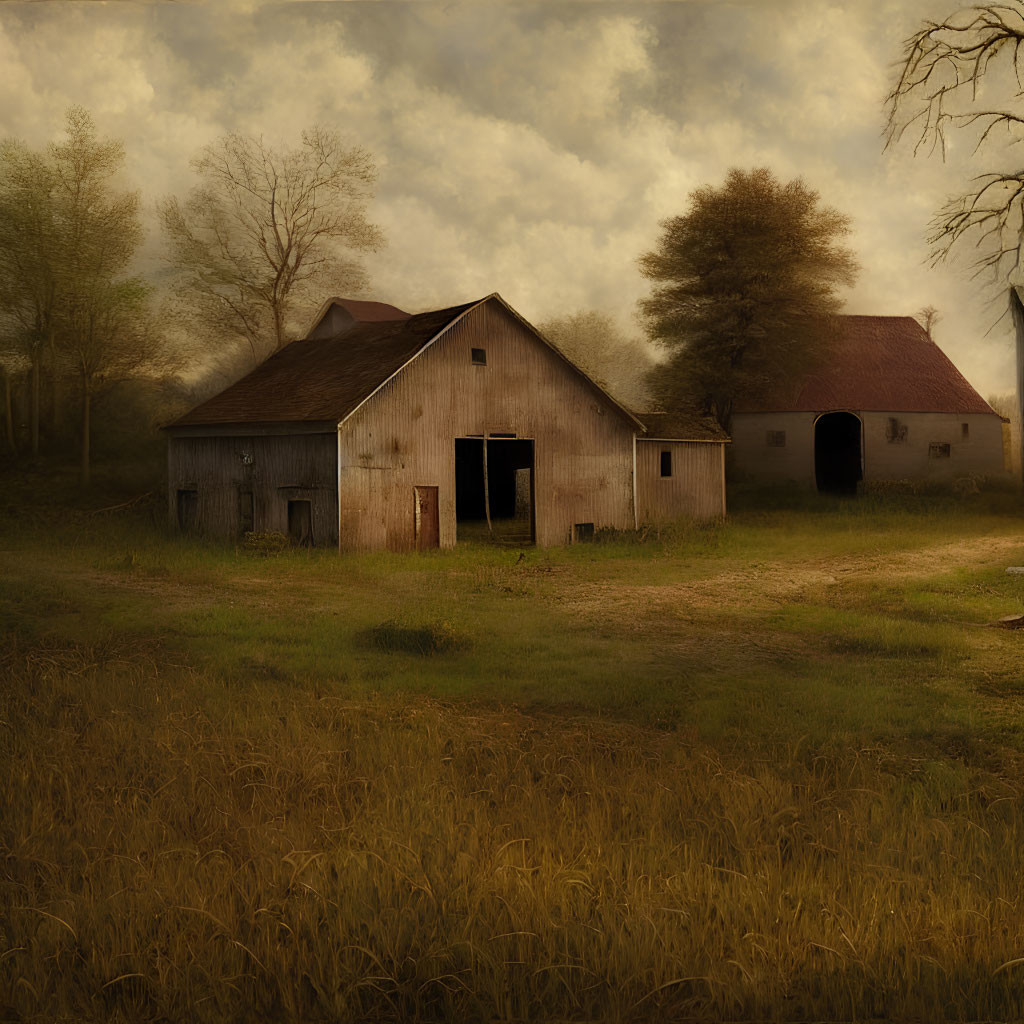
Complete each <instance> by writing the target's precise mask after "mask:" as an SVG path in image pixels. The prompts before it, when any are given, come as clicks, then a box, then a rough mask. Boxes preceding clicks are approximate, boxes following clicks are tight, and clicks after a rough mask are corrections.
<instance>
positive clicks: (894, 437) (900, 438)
mask: <svg viewBox="0 0 1024 1024" xmlns="http://www.w3.org/2000/svg"><path fill="white" fill-rule="evenodd" d="M885 439H886V441H888V442H889V444H903V443H904V442H905V441H906V439H907V425H906V424H905V423H900V421H899V420H898V419H896V417H895V416H890V417H889V419H888V422H887V424H886V427H885Z"/></svg>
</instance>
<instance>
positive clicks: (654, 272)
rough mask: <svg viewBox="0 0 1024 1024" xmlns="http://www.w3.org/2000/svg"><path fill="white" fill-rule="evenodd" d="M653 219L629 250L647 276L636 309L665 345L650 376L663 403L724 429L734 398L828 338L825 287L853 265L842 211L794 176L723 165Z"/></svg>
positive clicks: (830, 296)
mask: <svg viewBox="0 0 1024 1024" xmlns="http://www.w3.org/2000/svg"><path fill="white" fill-rule="evenodd" d="M662 228H663V231H662V235H661V238H660V239H659V241H658V244H657V247H656V248H655V249H653V250H652V251H650V252H647V253H645V254H644V255H642V256H641V257H640V259H639V264H640V270H641V273H642V274H643V275H644V276H645V277H647V278H649V279H650V280H652V281H653V282H655V286H654V288H653V290H652V292H651V294H650V296H649V297H647V298H645V299H642V300H641V301H640V304H639V308H640V316H641V320H642V322H643V324H644V326H645V328H646V331H647V334H648V337H650V338H651V340H652V341H654V342H656V343H657V344H659V345H660V346H662V347H663V348H664V349H666V350H667V353H668V356H669V358H668V360H667V362H666V363H664V364H662V365H660V366H659V367H657V368H656V370H655V371H654V375H653V377H652V384H653V388H654V391H655V394H656V397H657V398H658V399H659V400H660V401H661V402H662V404H664V405H665V407H666V408H672V407H677V406H679V405H687V406H696V407H697V409H698V410H699V411H701V412H704V413H706V414H710V415H713V416H714V417H715V418H716V419H717V420H718V422H719V423H720V424H721V425H722V427H723V428H725V429H726V430H728V429H729V427H730V423H731V418H732V410H733V405H734V403H735V401H736V399H737V398H739V397H741V396H742V395H744V394H748V393H753V392H756V391H757V390H758V389H759V388H761V387H763V386H765V385H766V384H769V383H771V382H772V381H775V380H778V379H780V378H784V377H786V376H788V375H790V374H792V373H793V372H795V371H796V370H798V369H799V368H800V367H802V366H804V365H806V364H807V363H808V362H809V361H810V360H812V359H813V358H814V355H815V352H816V350H817V349H818V348H819V347H820V346H821V345H822V344H823V342H824V341H825V339H826V338H827V335H828V329H827V324H828V319H829V318H830V317H831V316H832V315H834V314H835V313H837V312H838V311H839V308H840V300H839V298H838V296H837V293H836V289H837V287H838V286H839V285H842V284H852V283H853V280H854V278H855V276H856V271H857V263H856V260H855V259H854V256H853V254H852V252H851V251H850V250H849V249H847V248H845V247H843V246H842V245H841V244H840V239H841V237H842V236H844V235H846V234H848V233H849V230H850V222H849V218H847V217H846V216H844V215H843V214H841V213H839V212H838V211H836V210H834V209H832V208H831V207H827V206H822V205H821V203H820V201H819V196H818V193H817V192H815V191H813V190H812V189H810V188H808V187H807V186H806V185H805V184H804V183H803V181H801V180H800V179H796V180H794V181H790V182H787V183H782V182H779V181H778V180H777V179H776V178H775V177H774V175H773V174H772V173H771V171H769V170H768V169H767V168H756V169H754V170H751V171H743V170H739V169H735V168H734V169H733V170H731V171H729V173H728V176H727V178H726V181H725V183H724V184H723V185H721V186H720V187H718V188H715V187H712V186H710V185H705V186H703V187H701V188H699V189H697V190H696V191H695V192H693V193H692V194H691V195H690V207H689V210H688V212H686V213H684V214H681V215H679V216H676V217H671V218H669V219H668V220H665V221H663V222H662Z"/></svg>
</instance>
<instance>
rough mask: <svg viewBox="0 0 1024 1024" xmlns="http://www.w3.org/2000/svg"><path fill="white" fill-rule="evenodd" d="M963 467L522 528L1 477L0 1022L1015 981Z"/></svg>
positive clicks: (755, 996) (635, 1006)
mask: <svg viewBox="0 0 1024 1024" xmlns="http://www.w3.org/2000/svg"><path fill="white" fill-rule="evenodd" d="M988 497H989V496H986V495H978V496H973V497H971V498H969V499H965V500H963V501H959V502H942V501H939V502H936V503H933V504H929V503H927V502H917V503H910V502H906V501H903V500H902V499H901V500H899V501H897V500H894V499H893V500H890V499H886V498H884V497H877V496H876V497H873V498H872V499H871V500H869V501H864V502H849V501H846V502H838V501H837V502H827V501H823V502H804V503H802V504H801V505H799V506H797V507H777V508H767V509H766V508H765V507H763V506H762V505H761V504H758V503H754V502H753V501H751V502H750V503H749V504H748V505H746V506H743V505H740V506H739V507H738V508H737V510H736V511H735V513H734V514H733V515H732V516H731V517H730V520H729V521H728V522H727V523H725V524H720V525H717V526H712V527H707V528H699V529H698V528H689V529H684V528H677V529H672V530H666V531H664V532H663V533H662V535H661V536H660V537H654V538H652V537H650V536H649V537H648V538H647V540H646V541H645V542H644V543H642V544H639V543H636V542H631V541H629V540H627V539H621V538H620V539H618V540H607V541H604V542H601V543H595V544H590V545H579V546H576V547H573V548H564V549H553V550H549V551H540V550H528V551H527V552H526V554H525V557H524V559H523V560H521V561H519V560H518V555H519V553H518V551H515V550H511V551H510V550H503V549H497V548H490V547H483V546H465V547H460V548H459V549H457V550H455V551H452V552H438V553H436V554H431V555H389V554H373V555H362V556H356V557H344V558H339V557H338V556H337V555H336V554H334V553H331V552H317V551H313V552H307V551H288V552H284V553H282V554H280V555H271V556H262V555H257V554H253V553H251V552H247V551H245V550H244V549H237V550H236V549H235V548H233V547H230V546H218V545H213V544H206V543H202V542H197V541H185V540H181V539H178V538H171V537H167V536H165V535H164V534H163V533H162V531H161V529H160V528H159V527H158V526H156V525H155V524H154V523H155V520H154V518H153V516H152V514H151V510H148V509H147V508H145V507H132V508H130V509H128V510H127V511H124V512H122V511H115V512H112V513H102V514H100V515H94V514H92V513H91V511H90V506H89V504H88V503H86V502H84V501H82V502H80V503H79V506H78V508H77V510H75V509H69V508H68V507H67V506H62V507H59V508H58V507H55V506H52V505H51V506H46V505H43V506H40V507H38V508H34V507H30V506H24V507H22V506H19V507H16V508H12V509H9V510H8V512H7V514H6V515H0V633H2V638H0V678H2V679H3V681H4V683H3V686H0V1019H6V1018H8V1017H10V1018H12V1019H40V1020H44V1019H45V1020H54V1019H76V1020H96V1021H99V1020H104V1021H106V1020H123V1021H144V1020H145V1021H155V1020H168V1021H171V1020H173V1021H178V1020H182V1021H184V1020H188V1021H220V1020H224V1019H239V1020H242V1019H246V1020H257V1019H258V1020H287V1021H300V1020H301V1021H311V1020H341V1021H349V1020H351V1021H357V1020H376V1021H385V1020H387V1021H405V1020H423V1021H441V1020H479V1021H490V1020H516V1021H527V1020H530V1021H533V1020H561V1021H568V1020H571V1021H593V1020H617V1021H646V1020H652V1019H653V1020H678V1019H696V1020H726V1019H727V1020H750V1019H765V1018H769V1019H780V1020H785V1019H794V1020H809V1019H851V1018H865V1017H872V1016H874V1017H879V1016H882V1017H887V1018H892V1019H915V1020H942V1019H956V1020H963V1019H1016V1018H1020V1017H1021V1016H1022V1015H1024V1000H1022V996H1021V991H1022V990H1021V986H1020V971H1021V970H1022V968H1021V966H1020V965H1019V964H1018V963H1017V961H1018V960H1019V958H1020V957H1022V956H1024V916H1022V915H1021V914H1020V913H1019V880H1020V877H1021V875H1022V873H1024V814H1022V809H1024V782H1022V781H1021V779H1022V778H1024V775H1022V771H1021V769H1022V768H1024V717H1022V714H1021V711H1022V709H1024V702H1022V701H1024V669H1022V666H1024V631H1009V630H1000V629H995V628H993V627H992V626H990V625H989V623H991V622H992V621H993V620H995V619H997V618H998V617H1000V616H1001V615H1006V614H1009V613H1011V612H1015V611H1020V610H1022V609H1024V579H1022V578H1021V577H1019V576H1017V577H1014V576H1008V575H1006V573H1005V572H1004V569H1005V566H1006V565H1008V564H1024V516H1022V509H1021V507H1020V504H1019V500H1018V501H1017V504H1013V503H1012V501H1011V498H1012V496H1007V495H1000V496H998V501H995V502H992V501H989V500H988ZM1014 500H1016V499H1014ZM106 504H114V502H110V501H107V500H106V499H104V500H103V501H98V502H97V503H96V504H95V505H94V506H92V508H98V507H103V506H104V505H106ZM155 511H156V519H159V509H156V510H155Z"/></svg>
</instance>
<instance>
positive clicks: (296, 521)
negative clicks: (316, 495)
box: [288, 500, 313, 548]
mask: <svg viewBox="0 0 1024 1024" xmlns="http://www.w3.org/2000/svg"><path fill="white" fill-rule="evenodd" d="M288 539H289V540H290V541H291V542H292V543H293V544H295V545H297V546H298V547H303V548H311V547H312V546H313V502H311V501H308V500H298V501H289V502H288Z"/></svg>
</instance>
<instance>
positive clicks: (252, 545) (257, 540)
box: [242, 530, 288, 555]
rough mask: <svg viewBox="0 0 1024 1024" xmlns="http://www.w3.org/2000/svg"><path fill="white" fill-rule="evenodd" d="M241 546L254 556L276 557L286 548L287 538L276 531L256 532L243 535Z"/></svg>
mask: <svg viewBox="0 0 1024 1024" xmlns="http://www.w3.org/2000/svg"><path fill="white" fill-rule="evenodd" d="M242 546H243V547H244V548H245V550H246V551H251V552H252V553H253V554H254V555H278V554H280V553H281V552H282V551H284V550H285V548H287V547H288V538H287V537H286V536H285V535H284V534H283V533H280V532H279V531H277V530H257V531H251V532H249V533H247V534H246V535H245V537H244V538H243V540H242Z"/></svg>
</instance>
